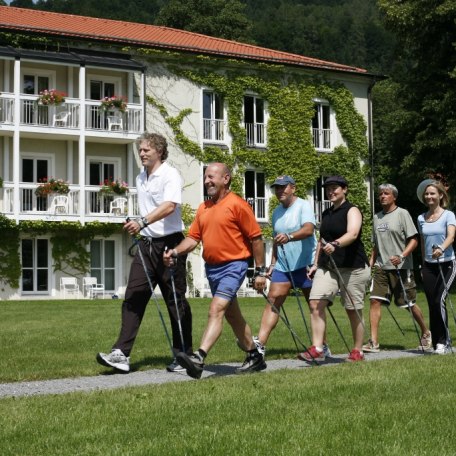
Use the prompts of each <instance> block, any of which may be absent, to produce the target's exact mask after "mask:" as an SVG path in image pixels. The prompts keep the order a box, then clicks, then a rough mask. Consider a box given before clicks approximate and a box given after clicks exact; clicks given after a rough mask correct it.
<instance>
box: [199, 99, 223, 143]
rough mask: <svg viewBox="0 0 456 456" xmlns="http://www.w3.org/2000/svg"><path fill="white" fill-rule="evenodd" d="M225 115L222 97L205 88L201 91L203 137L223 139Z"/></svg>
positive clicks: (215, 139)
mask: <svg viewBox="0 0 456 456" xmlns="http://www.w3.org/2000/svg"><path fill="white" fill-rule="evenodd" d="M224 119H225V117H224V108H223V98H222V97H221V96H220V95H219V94H217V93H215V92H210V91H207V90H205V91H204V92H203V139H205V140H210V141H223V140H224V139H225V120H224Z"/></svg>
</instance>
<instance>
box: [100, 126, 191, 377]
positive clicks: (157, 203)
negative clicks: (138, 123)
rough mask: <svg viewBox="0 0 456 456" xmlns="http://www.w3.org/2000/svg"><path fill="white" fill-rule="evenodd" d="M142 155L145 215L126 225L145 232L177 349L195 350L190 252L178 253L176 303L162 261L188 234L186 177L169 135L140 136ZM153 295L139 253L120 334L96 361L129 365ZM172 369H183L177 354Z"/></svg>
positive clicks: (143, 243)
mask: <svg viewBox="0 0 456 456" xmlns="http://www.w3.org/2000/svg"><path fill="white" fill-rule="evenodd" d="M136 144H137V146H138V152H139V157H140V159H141V163H142V165H143V166H144V169H143V171H142V172H141V173H140V174H139V175H138V176H137V178H136V189H137V192H138V205H139V213H140V214H141V218H140V219H136V220H131V221H127V223H125V226H124V230H125V231H127V232H128V233H129V234H130V235H132V236H136V235H137V234H138V233H140V234H141V238H140V240H139V242H138V248H140V249H141V252H142V256H143V259H144V262H145V264H146V268H147V270H148V274H149V277H150V280H151V282H152V284H153V286H154V287H155V286H156V285H158V286H159V288H160V291H161V293H162V295H163V298H164V300H165V302H166V305H167V308H168V313H169V317H170V320H171V328H172V335H173V341H172V343H173V351H174V352H175V354H177V353H179V352H182V351H183V350H184V349H185V352H187V353H193V350H192V313H191V310H190V305H189V303H188V301H187V300H186V298H185V291H186V289H187V283H186V272H185V267H186V266H185V265H186V260H187V256H186V255H182V256H180V257H179V259H178V261H177V264H176V265H175V267H174V270H175V274H174V282H175V289H176V295H177V306H178V310H179V315H178V314H177V309H176V304H175V302H174V294H173V288H172V283H171V271H170V269H169V268H167V267H165V265H164V264H163V252H164V250H165V248H166V247H167V248H168V249H172V248H174V247H175V246H176V245H177V244H179V243H180V242H181V241H182V239H184V235H183V234H182V230H183V229H184V224H183V222H182V217H181V203H182V178H181V176H180V174H179V172H178V171H177V170H176V169H175V168H173V167H172V166H170V165H168V163H166V161H165V160H166V159H167V157H168V145H167V142H166V139H165V138H164V137H163V136H161V135H159V134H156V133H147V132H146V133H144V134H142V135H141V136H140V137H139V138H138V140H137V141H136ZM151 295H152V291H151V289H150V285H149V281H148V280H147V276H146V273H145V271H144V265H143V264H142V261H141V258H140V256H139V253H138V252H137V253H136V255H135V257H134V259H133V262H132V264H131V269H130V276H129V278H128V284H127V289H126V291H125V300H124V301H123V303H122V324H121V328H120V334H119V337H118V339H117V341H116V343H115V344H114V345H113V347H112V351H111V353H108V354H106V353H98V354H97V361H98V362H99V363H100V364H102V365H103V366H108V367H113V368H115V369H117V370H120V371H122V372H129V370H130V352H131V350H132V348H133V344H134V342H135V339H136V336H137V334H138V331H139V327H140V325H141V321H142V318H143V316H144V312H145V310H146V306H147V303H148V302H149V299H150V297H151ZM178 317H180V321H181V326H182V334H183V339H184V347H182V342H181V337H180V331H179V323H178ZM167 370H168V371H170V372H176V371H179V370H183V369H182V368H181V367H180V366H179V364H177V363H176V361H175V359H174V360H173V361H172V362H171V364H170V365H169V366H168V367H167Z"/></svg>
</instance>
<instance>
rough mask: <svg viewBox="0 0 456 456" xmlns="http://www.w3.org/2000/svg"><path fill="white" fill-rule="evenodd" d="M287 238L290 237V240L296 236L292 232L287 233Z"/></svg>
mask: <svg viewBox="0 0 456 456" xmlns="http://www.w3.org/2000/svg"><path fill="white" fill-rule="evenodd" d="M287 238H288V242H290V241H292V240H293V239H294V236H293V235H292V234H290V233H287Z"/></svg>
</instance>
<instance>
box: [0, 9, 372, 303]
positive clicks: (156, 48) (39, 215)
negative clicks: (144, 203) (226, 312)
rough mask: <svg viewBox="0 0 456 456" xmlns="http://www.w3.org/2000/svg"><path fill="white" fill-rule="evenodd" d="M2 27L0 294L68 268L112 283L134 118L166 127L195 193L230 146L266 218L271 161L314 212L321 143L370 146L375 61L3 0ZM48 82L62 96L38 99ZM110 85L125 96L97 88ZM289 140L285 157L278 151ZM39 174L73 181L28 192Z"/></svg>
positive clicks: (116, 290)
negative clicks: (363, 63)
mask: <svg viewBox="0 0 456 456" xmlns="http://www.w3.org/2000/svg"><path fill="white" fill-rule="evenodd" d="M0 38H1V40H0V42H1V45H0V177H1V178H2V180H3V188H2V189H0V211H1V213H2V216H0V217H3V218H2V219H0V232H3V236H2V238H3V243H2V244H3V245H0V259H1V263H2V264H1V266H0V280H1V281H2V287H1V289H0V297H1V298H2V299H30V298H41V299H49V298H51V297H61V296H62V292H61V289H60V280H61V278H62V277H67V276H75V277H76V278H77V281H78V283H79V286H80V288H81V289H82V286H83V284H82V278H83V277H84V276H92V277H97V279H98V281H99V282H101V283H103V284H104V285H105V289H106V291H107V293H108V294H109V295H112V294H117V295H121V294H122V293H123V290H124V289H125V285H126V282H127V277H128V272H129V261H130V256H129V249H130V247H131V245H132V242H131V239H130V238H129V237H128V236H126V235H125V234H124V233H123V231H122V229H121V227H122V223H123V221H124V220H125V216H126V215H129V216H136V215H138V214H137V206H136V192H135V188H134V187H132V185H134V182H135V176H136V175H137V174H138V172H139V165H138V162H137V160H136V159H135V155H136V154H135V150H134V140H135V139H136V138H137V137H138V136H139V134H140V133H142V132H143V131H144V130H148V131H156V132H160V133H162V134H164V135H165V136H166V137H167V138H168V142H169V145H170V157H169V161H170V162H171V163H172V164H173V165H175V166H176V167H177V168H178V169H179V170H180V171H181V173H182V176H183V178H184V182H185V186H184V201H185V203H186V205H188V206H187V207H191V208H193V209H195V208H196V207H197V206H198V204H199V203H200V202H201V201H202V200H203V198H204V186H203V178H202V176H203V172H204V166H205V164H206V163H207V161H210V160H208V159H209V158H211V157H220V156H221V157H222V158H223V157H231V159H232V161H233V163H232V164H234V167H235V169H236V170H237V171H238V177H239V179H238V181H237V182H238V183H239V185H238V188H237V190H238V191H240V192H241V193H243V195H244V196H245V198H246V199H247V201H249V203H250V204H251V205H252V209H253V210H254V211H255V214H256V217H257V219H258V221H259V222H260V223H261V224H262V225H264V226H266V225H267V223H268V220H269V203H270V198H271V192H270V190H269V183H270V182H271V181H272V180H274V178H275V177H276V175H278V174H282V173H290V174H291V173H293V175H294V176H295V177H296V173H298V177H299V175H300V172H301V171H300V170H302V178H301V179H299V178H298V182H300V183H301V190H302V192H303V194H304V195H307V196H308V197H309V198H310V200H311V201H312V203H313V204H314V207H315V210H316V214H317V217H318V215H319V214H321V210H322V208H323V207H324V205H325V201H324V195H323V193H322V189H321V179H323V177H324V175H327V174H332V173H334V172H335V171H337V170H339V168H338V166H335V165H334V163H333V164H329V165H328V163H331V162H330V161H328V160H329V159H328V157H330V156H331V155H332V156H333V157H336V156H337V157H339V158H338V160H339V162H341V163H343V162H345V160H344V159H343V158H342V160H341V158H340V157H341V155H342V157H343V154H344V150H347V151H349V152H350V154H353V153H355V154H358V155H359V157H358V158H356V163H355V165H356V166H354V168H355V169H353V172H354V173H355V174H360V170H361V168H360V167H359V163H361V161H362V159H366V157H367V153H368V144H370V128H369V127H368V126H369V125H370V123H371V121H370V117H369V116H370V99H369V95H370V90H371V88H372V85H373V84H374V83H375V76H374V75H371V74H368V73H367V72H366V71H365V70H363V69H359V68H353V67H349V66H346V65H341V64H336V63H331V62H325V61H321V60H317V59H312V58H307V57H303V56H298V55H294V54H288V53H284V52H279V51H274V50H270V49H264V48H260V47H256V46H251V45H246V44H241V43H236V42H232V41H227V40H222V39H217V38H212V37H207V36H204V35H199V34H195V33H190V32H184V31H180V30H174V29H169V28H165V27H157V26H152V25H144V24H135V23H128V22H120V21H112V20H105V19H96V18H88V17H81V16H74V15H66V14H58V13H48V12H43V11H35V10H28V9H19V8H12V7H6V6H0ZM271 81H274V82H271ZM306 81H307V82H306ZM227 82H230V83H233V84H232V85H229V84H228V85H224V84H225V83H227ZM277 84H279V86H280V87H279V86H277ZM277 87H279V88H277ZM239 88H241V89H242V90H241V91H240V90H239ZM46 90H47V91H53V90H56V91H58V92H60V93H63V94H64V100H65V101H64V103H60V104H58V103H57V104H56V103H54V104H52V103H50V104H46V100H44V104H43V97H42V96H41V97H40V93H43V91H46ZM325 93H328V94H329V95H328V96H324V94H325ZM341 93H342V95H340V94H341ZM347 94H348V95H349V97H348V98H347ZM113 96H115V97H116V98H118V99H119V101H118V103H119V104H122V100H123V103H124V105H122V106H121V109H118V108H116V107H115V106H109V105H108V106H105V105H106V103H103V102H102V101H101V100H102V99H103V98H104V97H113ZM288 96H290V102H289V103H288V102H287V100H288V98H287V97H288ZM236 97H237V98H236ZM337 97H339V98H337ZM344 97H345V99H346V100H347V101H346V102H344ZM40 99H41V100H42V101H41V102H40ZM294 107H296V109H295V108H294ZM287 108H288V109H290V110H291V109H292V110H293V112H294V113H293V117H292V118H289V117H288V116H289V115H290V114H289V113H287ZM301 109H302V112H301ZM347 112H348V113H349V114H350V113H352V114H351V115H350V116H348V117H350V119H352V120H353V119H355V120H356V119H357V120H356V122H358V124H357V125H358V126H356V125H355V126H350V125H349V123H350V121H351V120H349V121H347V115H346V113H347ZM285 114H286V115H285ZM342 114H343V115H342ZM360 119H361V123H362V119H364V124H363V125H364V127H362V128H361V129H360V128H359V125H360V123H359V122H360ZM356 122H355V124H356ZM366 126H367V127H368V128H366ZM351 129H353V131H355V130H356V131H355V133H353V132H352V131H351ZM361 130H362V131H361ZM360 131H361V133H360ZM347 132H350V134H347ZM352 133H353V135H352ZM356 135H357V136H356ZM352 136H353V137H352ZM354 137H356V138H355V139H353V138H354ZM288 141H289V143H288ZM287 144H290V149H289V157H288V152H287V156H286V157H285V156H284V153H283V152H281V147H283V146H287ZM296 144H298V146H296ZM353 144H356V146H354V145H353ZM340 146H342V149H338V147H340ZM360 148H361V149H363V152H362V153H360V152H359V150H358V149H360ZM291 149H293V150H291ZM296 149H299V150H296ZM337 151H338V152H337ZM335 152H337V153H335ZM280 154H281V155H280ZM296 154H298V155H296ZM350 154H347V157H348V158H347V160H346V163H345V165H347V163H352V161H353V158H350V157H352V155H350ZM363 154H364V155H363ZM277 157H278V158H277ZM301 161H302V163H301ZM352 168H353V166H352ZM356 168H357V169H356ZM342 169H343V167H342ZM350 169H351V168H350ZM50 178H54V179H61V180H63V181H65V182H67V183H68V190H69V191H68V193H66V194H63V195H57V194H55V193H50V194H44V195H41V196H40V195H37V194H36V189H37V188H38V187H39V186H40V183H42V181H43V180H49V179H50ZM111 179H112V180H116V179H120V180H122V181H126V182H128V183H129V184H130V188H129V192H128V193H126V194H125V195H117V194H112V195H106V194H102V193H101V192H100V184H102V183H103V182H104V181H105V180H111ZM361 180H362V181H364V180H365V176H361ZM319 183H320V184H319ZM303 186H304V187H305V188H304V189H303V188H302V187H303ZM235 190H236V188H235ZM365 194H366V195H367V191H366V192H365ZM62 196H63V197H62ZM119 198H125V200H123V199H119ZM189 259H190V261H191V268H190V269H191V274H190V279H191V280H190V282H191V284H190V285H191V286H190V288H191V289H190V290H189V291H191V292H194V291H195V289H198V290H199V291H202V289H203V288H204V275H203V268H202V260H201V258H200V252H199V251H196V252H195V253H193V254H191V255H190V256H189ZM81 265H82V266H81ZM84 265H85V268H84ZM84 269H85V270H84ZM16 285H18V286H16ZM246 288H248V284H246ZM81 291H82V290H81Z"/></svg>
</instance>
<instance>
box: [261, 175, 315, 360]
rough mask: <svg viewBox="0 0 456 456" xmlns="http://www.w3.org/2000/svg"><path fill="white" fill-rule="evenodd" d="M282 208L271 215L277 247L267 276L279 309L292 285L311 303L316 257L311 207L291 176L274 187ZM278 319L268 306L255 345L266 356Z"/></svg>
mask: <svg viewBox="0 0 456 456" xmlns="http://www.w3.org/2000/svg"><path fill="white" fill-rule="evenodd" d="M271 188H273V189H274V191H275V195H276V197H277V199H278V200H279V202H280V205H279V206H277V208H276V209H275V210H274V212H273V214H272V226H273V236H274V245H273V250H272V260H271V265H270V266H269V269H268V273H267V275H268V277H269V278H270V279H271V285H270V287H269V293H268V300H269V302H270V303H271V304H273V305H274V306H275V307H276V308H280V307H281V306H282V304H283V303H284V301H285V299H286V298H287V296H288V293H289V291H290V289H291V288H292V286H293V285H292V280H291V275H292V277H293V283H294V285H295V286H296V287H297V288H301V290H302V292H303V294H304V296H305V298H306V300H307V301H308V298H309V292H310V288H311V286H312V281H311V280H310V279H309V277H308V275H307V267H308V266H311V265H312V264H313V261H314V257H315V249H316V246H317V239H316V237H315V215H314V213H313V211H312V208H311V206H310V204H309V203H308V202H307V201H305V200H303V199H301V198H299V197H298V196H297V195H296V182H295V180H294V179H293V178H292V177H291V176H286V175H285V176H279V177H278V178H277V179H276V180H275V181H274V183H273V184H272V185H271ZM278 321H279V316H278V315H277V313H275V312H274V311H273V309H272V307H271V306H270V305H269V304H267V305H266V307H265V309H264V311H263V316H262V318H261V327H260V331H259V333H258V337H254V342H255V344H256V346H257V348H258V351H260V352H262V353H263V354H264V353H265V351H266V349H265V345H266V342H267V341H268V338H269V335H270V334H271V332H272V330H273V329H274V328H275V326H276V325H277V322H278Z"/></svg>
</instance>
